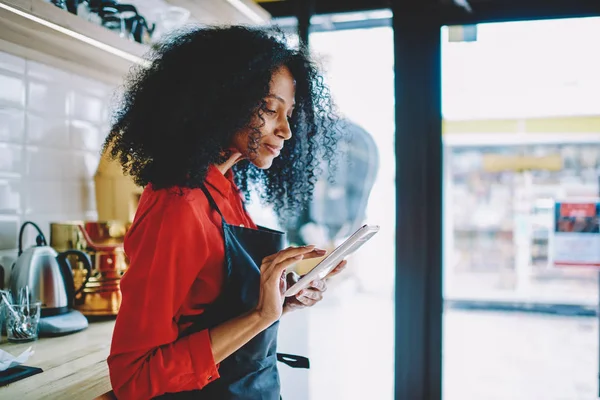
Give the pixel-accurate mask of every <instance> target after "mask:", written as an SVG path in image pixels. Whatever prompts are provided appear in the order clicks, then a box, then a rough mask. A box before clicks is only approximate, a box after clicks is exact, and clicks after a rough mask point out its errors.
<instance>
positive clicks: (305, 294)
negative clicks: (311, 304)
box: [296, 289, 323, 301]
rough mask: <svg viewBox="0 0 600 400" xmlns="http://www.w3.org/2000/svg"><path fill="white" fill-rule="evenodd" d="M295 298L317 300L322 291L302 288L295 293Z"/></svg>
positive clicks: (321, 296)
mask: <svg viewBox="0 0 600 400" xmlns="http://www.w3.org/2000/svg"><path fill="white" fill-rule="evenodd" d="M296 298H297V299H298V300H300V301H302V299H310V300H315V301H319V300H321V299H322V298H323V292H319V291H318V290H313V289H303V290H301V291H300V292H299V293H298V295H296Z"/></svg>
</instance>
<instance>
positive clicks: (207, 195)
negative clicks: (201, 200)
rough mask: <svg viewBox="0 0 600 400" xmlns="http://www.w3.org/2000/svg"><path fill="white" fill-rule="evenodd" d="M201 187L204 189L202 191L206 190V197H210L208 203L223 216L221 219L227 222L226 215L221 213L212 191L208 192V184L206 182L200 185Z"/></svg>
mask: <svg viewBox="0 0 600 400" xmlns="http://www.w3.org/2000/svg"><path fill="white" fill-rule="evenodd" d="M200 189H202V191H203V192H204V194H205V195H206V198H207V199H208V203H209V204H210V206H211V207H212V208H213V209H214V210H215V211H216V212H218V213H219V215H220V216H221V219H222V220H223V222H225V217H224V216H223V213H221V210H219V207H218V206H217V203H216V202H215V199H213V197H212V196H211V195H210V193H209V192H208V189H207V188H206V186H205V185H204V184H202V185H201V186H200Z"/></svg>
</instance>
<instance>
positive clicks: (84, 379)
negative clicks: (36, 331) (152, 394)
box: [0, 320, 114, 400]
mask: <svg viewBox="0 0 600 400" xmlns="http://www.w3.org/2000/svg"><path fill="white" fill-rule="evenodd" d="M113 327H114V320H109V321H102V322H90V325H89V327H88V328H87V329H86V330H84V331H81V332H78V333H74V334H70V335H66V336H60V337H54V338H40V339H38V340H37V341H35V342H29V343H19V344H15V343H10V342H7V340H6V336H3V337H2V342H1V343H0V349H2V350H4V351H7V352H9V353H11V354H12V355H14V356H18V355H19V354H21V352H23V351H24V350H26V349H27V348H28V347H29V346H32V347H33V350H34V351H35V354H34V355H33V356H31V357H30V358H29V360H27V362H26V363H25V365H28V366H32V367H40V368H42V369H43V370H44V372H42V373H41V374H37V375H34V376H30V377H28V378H25V379H22V380H20V381H18V382H14V383H12V384H10V385H7V386H3V387H0V399H18V400H29V399H32V400H38V399H77V400H92V399H94V398H95V397H97V396H100V395H102V394H104V393H106V392H108V391H110V390H111V388H110V381H109V378H108V366H107V364H106V357H108V353H109V350H110V340H111V336H112V331H113Z"/></svg>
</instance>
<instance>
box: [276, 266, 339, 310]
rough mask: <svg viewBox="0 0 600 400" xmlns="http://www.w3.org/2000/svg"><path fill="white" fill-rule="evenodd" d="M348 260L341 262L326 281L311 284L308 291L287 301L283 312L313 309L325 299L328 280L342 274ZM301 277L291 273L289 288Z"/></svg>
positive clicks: (305, 290) (304, 290)
mask: <svg viewBox="0 0 600 400" xmlns="http://www.w3.org/2000/svg"><path fill="white" fill-rule="evenodd" d="M346 264H347V263H346V260H343V261H342V262H340V263H339V264H338V265H337V266H336V267H335V268H334V269H333V270H332V271H331V272H330V273H329V274H327V276H326V277H325V278H324V279H319V280H315V281H313V282H311V284H310V286H309V287H307V288H306V289H302V290H301V291H299V292H298V293H297V294H296V295H295V296H294V297H288V298H287V299H285V304H284V306H283V312H284V313H287V312H289V311H293V310H297V309H299V308H304V307H312V306H314V305H315V304H317V303H318V302H319V301H321V300H322V299H323V293H325V291H326V290H327V283H326V280H327V279H329V278H331V277H332V276H335V275H337V274H339V273H340V272H342V271H343V270H344V268H346ZM300 278H301V277H300V275H298V274H297V273H295V272H290V273H289V274H288V275H287V279H286V280H287V287H290V286H292V285H293V284H295V283H296V282H298V280H299V279H300Z"/></svg>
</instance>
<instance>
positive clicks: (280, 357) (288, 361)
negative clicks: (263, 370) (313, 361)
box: [277, 353, 310, 369]
mask: <svg viewBox="0 0 600 400" xmlns="http://www.w3.org/2000/svg"><path fill="white" fill-rule="evenodd" d="M277 361H279V362H280V363H283V364H285V365H287V366H290V367H292V368H304V369H309V368H310V361H309V360H308V358H306V357H302V356H295V355H293V354H285V353H277Z"/></svg>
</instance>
